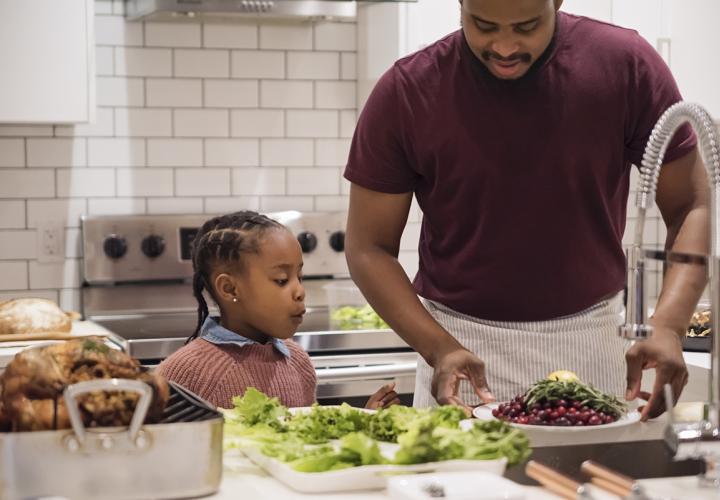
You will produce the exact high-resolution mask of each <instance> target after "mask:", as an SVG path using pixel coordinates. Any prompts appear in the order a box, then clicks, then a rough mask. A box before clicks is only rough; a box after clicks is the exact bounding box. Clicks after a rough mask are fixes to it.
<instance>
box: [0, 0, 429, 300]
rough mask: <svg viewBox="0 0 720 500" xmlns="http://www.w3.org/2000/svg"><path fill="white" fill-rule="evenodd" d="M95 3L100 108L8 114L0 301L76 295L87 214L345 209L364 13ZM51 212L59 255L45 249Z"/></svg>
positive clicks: (0, 150) (0, 154)
mask: <svg viewBox="0 0 720 500" xmlns="http://www.w3.org/2000/svg"><path fill="white" fill-rule="evenodd" d="M95 10H96V16H95V34H96V73H97V76H96V83H97V115H96V119H95V122H94V123H91V124H83V125H75V126H69V125H55V126H52V125H48V126H45V125H42V126H28V125H0V277H1V278H0V300H5V299H8V298H12V297H20V296H39V297H46V298H50V299H53V300H56V301H58V302H60V303H61V305H62V306H63V307H65V308H68V309H78V308H79V307H80V305H79V293H78V287H79V285H80V283H79V268H80V263H81V261H80V259H81V257H82V255H81V247H80V229H79V222H80V216H81V215H82V214H92V215H113V214H172V213H208V214H211V213H218V212H227V211H232V210H238V209H243V208H249V209H254V210H260V211H275V210H286V209H298V210H308V211H309V210H319V211H333V210H344V209H346V207H347V201H348V187H347V185H346V182H345V181H344V180H343V178H342V169H343V167H344V165H345V161H346V158H347V153H348V149H349V145H350V139H351V137H352V133H353V130H354V125H355V120H356V116H357V110H356V106H357V105H356V70H355V64H356V60H357V57H356V51H357V46H356V43H357V42H356V38H357V35H356V31H357V30H356V26H355V24H353V23H328V22H295V23H282V22H273V21H267V22H262V23H258V22H251V21H248V22H243V23H231V24H230V23H229V24H215V23H213V24H200V23H150V22H147V23H131V22H126V21H125V18H124V10H123V2H122V1H118V0H115V1H113V0H97V1H96V3H95ZM417 220H418V219H417V217H414V218H412V219H411V221H412V222H413V223H416V222H417ZM52 221H60V224H61V226H62V227H63V228H64V250H65V251H64V258H63V259H62V261H60V262H45V261H44V260H45V259H39V258H38V257H39V254H38V244H37V240H38V234H39V228H42V227H44V225H46V224H48V223H49V222H52ZM404 253H405V254H407V256H406V259H405V260H407V261H408V262H409V263H410V264H409V266H410V267H411V268H412V266H415V267H416V266H417V264H416V263H415V262H414V261H415V260H416V257H414V253H413V252H412V251H411V250H410V251H406V252H404ZM409 272H414V271H413V270H412V269H410V270H409Z"/></svg>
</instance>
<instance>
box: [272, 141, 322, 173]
mask: <svg viewBox="0 0 720 500" xmlns="http://www.w3.org/2000/svg"><path fill="white" fill-rule="evenodd" d="M314 156H315V154H314V148H313V141H312V140H310V139H263V140H262V141H260V165H262V166H263V167H312V166H313V164H314V162H315V159H314Z"/></svg>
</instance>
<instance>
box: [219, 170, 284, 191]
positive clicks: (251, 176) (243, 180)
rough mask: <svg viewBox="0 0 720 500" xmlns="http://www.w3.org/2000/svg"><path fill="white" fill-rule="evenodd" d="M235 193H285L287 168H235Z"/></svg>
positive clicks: (233, 183) (233, 187) (233, 179)
mask: <svg viewBox="0 0 720 500" xmlns="http://www.w3.org/2000/svg"><path fill="white" fill-rule="evenodd" d="M232 194H233V195H260V196H262V195H283V194H285V169H283V168H235V169H233V171H232Z"/></svg>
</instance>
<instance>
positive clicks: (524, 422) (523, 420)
mask: <svg viewBox="0 0 720 500" xmlns="http://www.w3.org/2000/svg"><path fill="white" fill-rule="evenodd" d="M517 423H518V424H525V425H527V423H528V418H527V417H520V418H518V419H517Z"/></svg>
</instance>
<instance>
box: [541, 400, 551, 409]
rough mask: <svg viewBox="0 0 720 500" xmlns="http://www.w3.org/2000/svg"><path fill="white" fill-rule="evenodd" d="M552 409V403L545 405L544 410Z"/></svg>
mask: <svg viewBox="0 0 720 500" xmlns="http://www.w3.org/2000/svg"><path fill="white" fill-rule="evenodd" d="M550 408H552V403H550V402H549V401H546V402H544V403H543V410H549V409H550Z"/></svg>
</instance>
